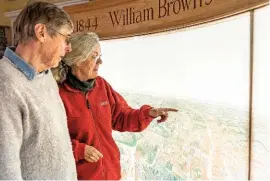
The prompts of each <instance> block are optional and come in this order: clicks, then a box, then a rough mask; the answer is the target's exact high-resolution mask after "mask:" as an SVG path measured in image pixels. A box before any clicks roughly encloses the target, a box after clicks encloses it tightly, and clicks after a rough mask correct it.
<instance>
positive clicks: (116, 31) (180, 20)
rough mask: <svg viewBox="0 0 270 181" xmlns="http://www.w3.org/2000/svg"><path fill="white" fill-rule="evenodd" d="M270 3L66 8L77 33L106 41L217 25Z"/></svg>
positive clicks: (144, 2)
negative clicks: (190, 27)
mask: <svg viewBox="0 0 270 181" xmlns="http://www.w3.org/2000/svg"><path fill="white" fill-rule="evenodd" d="M268 3H269V0H96V1H90V2H89V3H86V4H80V5H74V6H69V7H64V10H65V11H66V12H67V13H68V14H69V15H70V16H71V18H72V20H73V22H74V26H75V30H74V31H75V32H88V31H94V32H96V33H98V35H99V36H100V37H101V38H102V39H112V38H120V37H127V36H135V35H142V34H148V33H155V32H162V31H167V30H172V29H177V28H184V27H187V26H192V25H195V24H201V23H205V22H209V21H214V20H217V19H221V18H224V17H227V16H231V15H235V14H238V13H242V12H245V11H248V10H251V9H255V8H258V7H261V6H264V5H267V4H268Z"/></svg>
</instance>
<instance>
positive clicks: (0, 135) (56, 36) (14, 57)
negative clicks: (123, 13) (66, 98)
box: [0, 2, 77, 180]
mask: <svg viewBox="0 0 270 181" xmlns="http://www.w3.org/2000/svg"><path fill="white" fill-rule="evenodd" d="M14 31H15V32H14V33H15V40H16V42H17V47H16V50H15V51H12V50H11V49H9V48H7V49H6V51H5V53H4V57H3V59H1V60H0V99H1V100H0V179H1V180H10V179H11V180H22V179H26V180H40V179H44V180H75V179H77V175H76V168H75V161H74V158H73V153H72V146H71V142H70V138H69V134H68V129H67V121H66V114H65V108H64V106H63V103H62V102H61V99H60V97H59V95H58V88H57V84H56V83H55V81H54V79H53V76H52V74H51V71H50V68H51V67H56V66H57V65H58V63H59V61H60V60H61V59H62V57H63V56H64V55H65V53H66V52H69V51H71V47H70V42H69V36H70V34H71V33H72V31H73V24H72V22H71V20H70V18H69V16H68V15H67V14H66V13H65V12H64V11H63V10H61V9H60V8H58V7H57V6H55V5H53V4H51V3H46V2H35V3H31V4H29V5H28V6H26V7H25V8H24V9H23V10H22V12H21V13H20V14H19V16H18V18H17V19H16V21H15V25H14Z"/></svg>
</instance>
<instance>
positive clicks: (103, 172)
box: [85, 91, 105, 180]
mask: <svg viewBox="0 0 270 181" xmlns="http://www.w3.org/2000/svg"><path fill="white" fill-rule="evenodd" d="M88 93H89V91H87V93H86V94H85V99H86V107H87V109H88V110H89V111H90V114H91V116H92V118H93V123H94V127H95V132H96V135H97V138H98V143H99V147H100V149H102V148H101V141H100V137H99V134H98V130H97V126H96V121H95V119H94V117H93V115H92V112H91V104H90V102H89V100H88ZM100 151H101V150H100ZM100 161H101V166H102V176H103V178H104V180H105V171H104V165H103V159H102V158H101V160H100Z"/></svg>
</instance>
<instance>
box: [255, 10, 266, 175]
mask: <svg viewBox="0 0 270 181" xmlns="http://www.w3.org/2000/svg"><path fill="white" fill-rule="evenodd" d="M269 20H270V8H269V6H268V7H265V8H262V9H259V10H256V11H255V17H254V25H255V29H254V33H255V34H254V38H255V39H254V45H255V49H254V84H253V86H254V89H253V90H254V91H253V93H254V101H253V103H254V106H253V107H254V115H253V125H252V128H253V140H252V152H253V154H252V169H251V176H252V179H255V180H259V179H260V180H268V179H269V178H270V172H269V170H270V143H269V142H270V139H269V138H270V134H269V133H270V126H269V124H270V111H269V110H270V71H269V68H270V54H269V50H270V49H269V47H270V35H269V33H270V23H269V22H270V21H269Z"/></svg>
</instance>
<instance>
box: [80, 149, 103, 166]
mask: <svg viewBox="0 0 270 181" xmlns="http://www.w3.org/2000/svg"><path fill="white" fill-rule="evenodd" d="M102 157H103V155H102V154H101V153H100V152H99V151H98V150H97V149H96V148H94V147H93V146H88V145H86V146H85V149H84V158H85V160H86V161H88V162H91V163H93V162H97V161H98V160H99V159H100V158H102Z"/></svg>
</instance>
